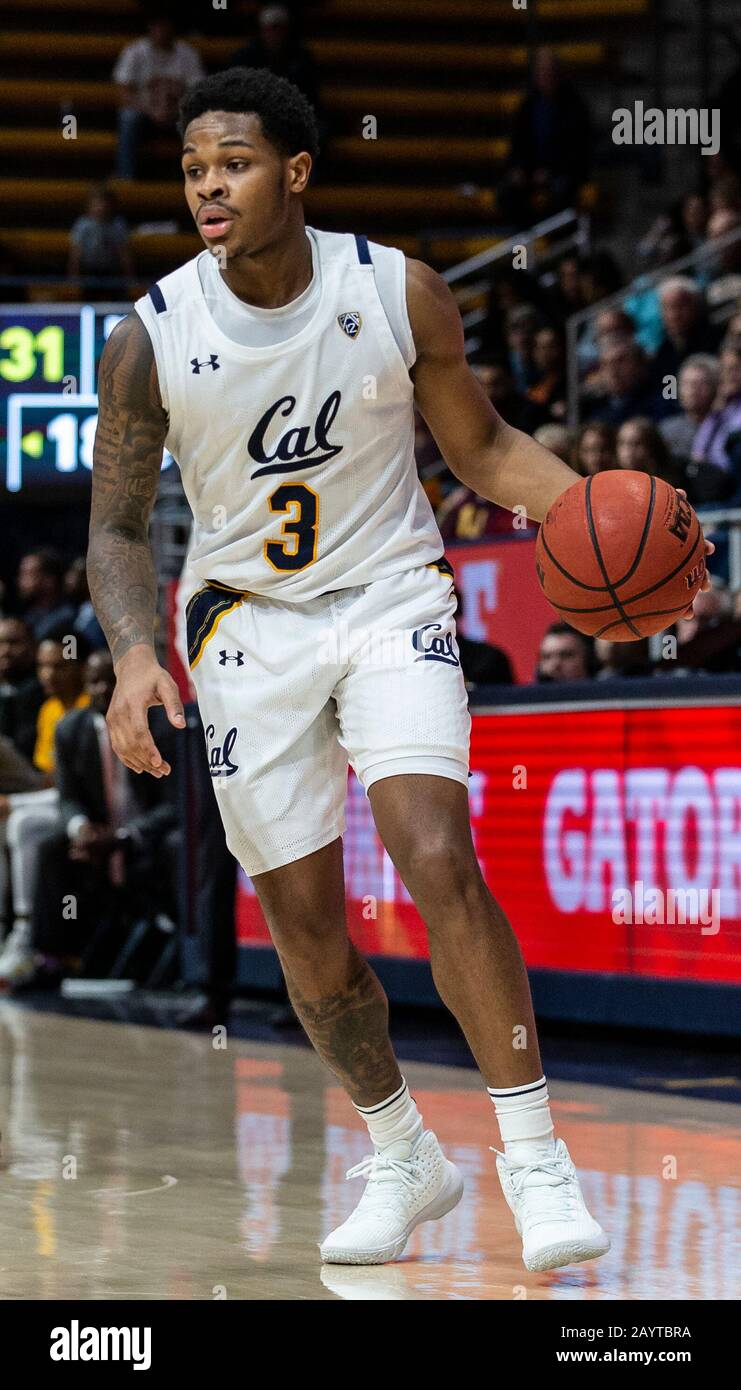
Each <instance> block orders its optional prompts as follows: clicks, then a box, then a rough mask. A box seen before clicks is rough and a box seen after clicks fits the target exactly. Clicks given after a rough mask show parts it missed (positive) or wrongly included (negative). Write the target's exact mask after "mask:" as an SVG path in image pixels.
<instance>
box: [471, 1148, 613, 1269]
mask: <svg viewBox="0 0 741 1390" xmlns="http://www.w3.org/2000/svg"><path fill="white" fill-rule="evenodd" d="M492 1153H496V1155H497V1172H498V1174H499V1181H500V1182H501V1184H502V1191H503V1193H504V1195H505V1197H506V1199H507V1202H508V1205H509V1206H510V1208H511V1210H512V1211H513V1213H514V1218H515V1225H516V1227H517V1233H518V1235H521V1236H522V1258H523V1261H524V1263H525V1267H526V1268H527V1269H532V1270H539V1269H558V1268H559V1266H560V1265H569V1264H578V1263H579V1261H580V1260H595V1259H596V1258H597V1256H598V1255H605V1254H606V1253H607V1251H608V1250H609V1249H610V1241H609V1239H608V1237H607V1236H606V1235H605V1232H604V1231H603V1230H602V1227H601V1226H600V1225H599V1224H598V1222H596V1221H595V1220H594V1217H592V1216H590V1215H589V1212H588V1211H587V1208H586V1205H585V1202H584V1198H583V1196H582V1191H581V1187H580V1186H579V1179H578V1177H577V1175H576V1169H575V1168H574V1165H573V1163H572V1162H571V1159H570V1157H569V1151H568V1149H567V1148H566V1145H565V1144H564V1142H563V1139H559V1140H558V1142H557V1143H556V1144H555V1146H554V1151H553V1157H552V1158H543V1159H540V1160H539V1161H538V1162H533V1163H526V1164H524V1165H520V1166H516V1165H515V1164H513V1163H512V1162H511V1161H510V1160H509V1159H508V1158H507V1157H506V1155H505V1154H503V1153H499V1151H498V1150H497V1149H493V1150H492Z"/></svg>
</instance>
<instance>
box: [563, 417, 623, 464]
mask: <svg viewBox="0 0 741 1390" xmlns="http://www.w3.org/2000/svg"><path fill="white" fill-rule="evenodd" d="M616 466H617V465H616V460H615V430H614V428H613V426H612V425H603V424H600V423H599V422H598V421H595V422H594V423H593V424H591V425H582V427H581V429H580V431H579V437H578V439H577V441H576V450H575V454H574V459H573V467H574V468H575V469H576V471H577V472H578V473H580V474H581V476H582V477H583V478H588V477H589V476H590V475H591V474H593V473H604V472H606V470H607V469H608V468H615V467H616Z"/></svg>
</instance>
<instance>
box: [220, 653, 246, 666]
mask: <svg viewBox="0 0 741 1390" xmlns="http://www.w3.org/2000/svg"><path fill="white" fill-rule="evenodd" d="M227 661H236V663H237V665H238V666H244V652H235V653H234V655H233V656H232V655H231V654H230V653H229V652H219V665H220V666H226V663H227Z"/></svg>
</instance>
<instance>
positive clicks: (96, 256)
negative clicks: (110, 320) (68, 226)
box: [67, 184, 134, 299]
mask: <svg viewBox="0 0 741 1390" xmlns="http://www.w3.org/2000/svg"><path fill="white" fill-rule="evenodd" d="M67 274H68V275H69V278H70V279H71V280H80V282H81V284H80V288H81V291H82V294H83V297H84V298H86V299H126V298H127V293H128V291H127V285H126V279H127V278H128V279H132V278H133V275H134V262H133V260H132V257H131V251H130V249H129V230H128V227H127V225H126V220H125V218H123V217H121V215H120V213H119V212H118V208H117V204H116V200H115V197H114V195H113V193H112V192H111V190H110V189H109V188H107V187H106V186H105V184H101V185H100V187H98V188H93V189H92V191H91V193H90V195H89V197H88V201H87V207H86V210H85V212H84V213H83V214H82V216H81V217H78V218H77V221H76V222H74V223H73V224H72V230H71V231H70V234H69V255H68V260H67ZM100 276H105V277H107V278H108V280H109V283H107V284H105V285H99V284H98V283H97V280H98V277H100ZM113 276H121V277H123V278H121V279H120V280H113V282H112V283H110V277H113Z"/></svg>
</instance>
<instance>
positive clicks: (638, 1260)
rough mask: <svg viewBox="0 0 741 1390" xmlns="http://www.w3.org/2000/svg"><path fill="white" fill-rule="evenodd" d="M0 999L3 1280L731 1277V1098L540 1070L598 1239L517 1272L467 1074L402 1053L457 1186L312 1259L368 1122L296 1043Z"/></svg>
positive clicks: (637, 1287) (501, 1288)
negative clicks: (577, 1260) (413, 1222)
mask: <svg viewBox="0 0 741 1390" xmlns="http://www.w3.org/2000/svg"><path fill="white" fill-rule="evenodd" d="M226 1042H227V1045H226V1048H221V1047H219V1048H215V1047H214V1045H213V1039H212V1038H211V1036H210V1035H206V1036H201V1035H196V1034H191V1033H182V1032H176V1031H168V1030H161V1029H156V1028H149V1027H140V1026H134V1025H124V1024H118V1023H101V1022H95V1021H91V1020H87V1019H79V1018H74V1017H67V1016H60V1015H56V1014H44V1013H37V1012H31V1011H26V1010H24V1009H23V1008H22V1007H21V1006H19V1005H18V1004H15V1003H11V1002H5V1003H0V1128H1V1130H2V1155H1V1157H0V1221H1V1223H2V1231H3V1238H2V1242H1V1244H0V1298H2V1299H183V1300H187V1299H214V1298H223V1297H226V1298H229V1299H257V1300H262V1299H332V1298H339V1299H366V1300H367V1299H415V1300H422V1299H435V1300H439V1299H458V1300H460V1299H464V1300H480V1299H496V1300H512V1299H524V1298H528V1299H558V1300H583V1299H628V1300H642V1299H654V1298H657V1299H669V1300H675V1299H676V1300H679V1299H692V1300H695V1299H698V1300H706V1299H707V1300H710V1299H712V1300H731V1299H737V1298H738V1297H739V1295H740V1294H741V1281H740V1279H739V1273H740V1260H739V1239H738V1236H739V1224H740V1222H739V1215H740V1213H741V1200H740V1193H739V1175H740V1174H741V1131H740V1129H739V1119H740V1112H741V1106H739V1105H736V1104H724V1103H719V1102H715V1101H700V1100H688V1099H687V1098H686V1097H683V1096H679V1095H672V1094H664V1093H657V1092H638V1091H635V1090H621V1089H615V1088H605V1087H600V1086H599V1085H593V1086H592V1085H568V1086H566V1085H564V1084H560V1083H558V1082H552V1083H551V1094H552V1097H553V1102H554V1103H553V1109H554V1114H555V1118H556V1122H557V1132H558V1133H559V1134H560V1135H561V1136H562V1137H563V1138H564V1139H565V1140H566V1142H567V1143H568V1145H569V1147H570V1149H571V1153H572V1157H573V1158H574V1160H575V1162H576V1164H577V1167H578V1168H579V1170H580V1172H581V1176H582V1183H583V1187H584V1191H585V1195H586V1197H587V1201H588V1203H589V1205H590V1206H591V1208H592V1210H593V1212H594V1214H595V1215H596V1216H597V1217H598V1219H599V1220H600V1221H601V1222H602V1224H603V1225H604V1226H605V1227H606V1229H607V1230H608V1231H609V1233H610V1235H611V1238H612V1250H611V1252H610V1254H609V1255H607V1256H605V1257H603V1259H601V1260H598V1261H595V1262H592V1263H589V1264H586V1265H576V1266H571V1267H570V1268H568V1269H564V1270H559V1271H554V1272H551V1273H548V1274H529V1273H528V1272H527V1270H526V1269H525V1268H524V1266H523V1265H522V1263H521V1259H520V1249H519V1241H518V1239H517V1236H516V1234H515V1231H514V1227H513V1225H512V1221H511V1217H510V1215H509V1211H508V1209H507V1208H506V1206H505V1203H504V1199H503V1198H502V1196H501V1192H500V1189H499V1183H498V1180H497V1177H496V1172H495V1168H494V1155H493V1154H492V1153H490V1152H489V1145H494V1144H495V1143H498V1136H497V1130H496V1125H495V1120H494V1115H493V1111H492V1107H491V1104H490V1103H489V1101H488V1100H487V1098H486V1095H485V1094H484V1092H483V1090H482V1085H481V1082H480V1079H479V1077H478V1074H477V1073H476V1072H475V1071H469V1070H466V1069H462V1068H451V1067H441V1066H432V1065H426V1064H425V1065H422V1064H418V1063H409V1064H405V1065H404V1067H403V1071H404V1074H405V1075H406V1077H407V1080H408V1081H409V1083H410V1087H411V1089H412V1093H413V1095H414V1096H415V1098H416V1100H417V1103H418V1105H419V1106H420V1109H421V1110H422V1113H423V1115H424V1118H425V1123H426V1124H427V1126H428V1127H431V1128H433V1129H434V1130H435V1131H436V1132H437V1134H438V1136H439V1138H440V1140H441V1142H442V1144H443V1146H444V1148H445V1150H446V1152H447V1154H448V1155H449V1157H451V1158H452V1159H454V1160H455V1162H456V1163H457V1164H458V1165H459V1167H460V1168H461V1169H462V1170H463V1173H464V1176H465V1179H466V1191H465V1194H464V1197H463V1200H462V1202H461V1203H460V1205H459V1206H458V1207H457V1208H456V1210H455V1211H454V1212H452V1213H451V1214H450V1215H449V1216H447V1217H446V1218H444V1220H442V1221H439V1222H432V1223H429V1224H427V1225H424V1226H422V1227H421V1228H420V1229H419V1230H418V1231H416V1232H415V1234H414V1236H413V1237H412V1240H411V1241H410V1243H409V1245H408V1246H407V1250H406V1252H405V1254H404V1256H403V1257H402V1259H401V1260H399V1261H397V1262H396V1263H394V1264H390V1265H385V1266H381V1267H377V1268H351V1267H348V1266H339V1265H334V1266H324V1267H322V1265H321V1264H320V1261H319V1258H318V1251H317V1242H318V1240H319V1239H320V1237H321V1236H322V1235H323V1234H325V1233H326V1232H328V1231H329V1230H331V1229H332V1227H333V1226H335V1225H337V1224H338V1222H340V1221H341V1220H343V1219H344V1217H345V1216H346V1215H347V1214H348V1212H349V1211H350V1210H351V1209H352V1207H353V1206H354V1204H355V1202H356V1201H357V1198H358V1197H359V1195H360V1192H361V1190H362V1183H360V1184H359V1183H358V1182H357V1181H354V1182H346V1181H345V1180H344V1175H345V1172H346V1170H347V1169H348V1168H349V1167H351V1165H352V1164H354V1163H357V1162H358V1161H359V1160H360V1159H361V1158H362V1157H363V1156H364V1154H366V1153H367V1152H368V1151H369V1147H368V1138H367V1133H366V1131H365V1127H364V1126H363V1125H361V1124H360V1123H359V1122H358V1118H357V1116H356V1115H355V1113H354V1111H353V1109H352V1107H351V1105H350V1103H349V1102H348V1101H347V1099H346V1097H345V1096H344V1094H343V1092H342V1091H341V1090H340V1089H339V1088H338V1087H337V1086H336V1085H335V1083H334V1081H333V1079H332V1077H331V1076H330V1075H329V1074H328V1073H326V1072H325V1070H324V1068H323V1067H322V1065H321V1064H320V1063H319V1061H318V1060H317V1059H316V1058H315V1057H314V1055H313V1054H312V1053H311V1052H310V1050H309V1049H307V1048H305V1047H296V1046H293V1047H291V1046H272V1045H270V1044H265V1043H255V1042H246V1041H238V1040H231V1039H229V1038H228V1036H227V1039H226Z"/></svg>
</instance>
